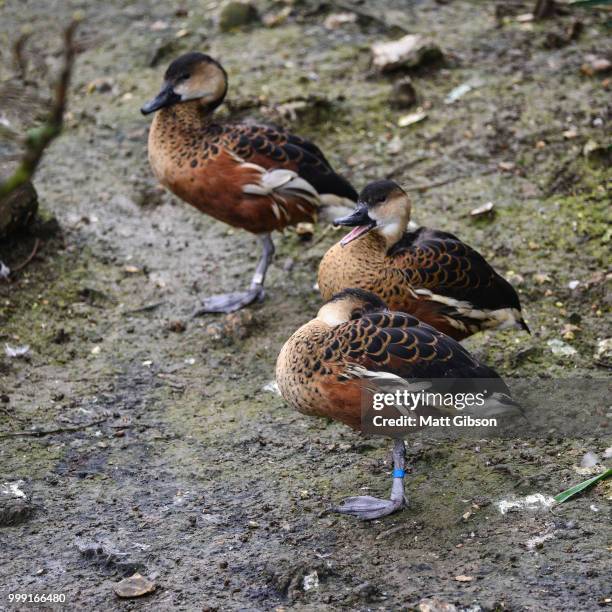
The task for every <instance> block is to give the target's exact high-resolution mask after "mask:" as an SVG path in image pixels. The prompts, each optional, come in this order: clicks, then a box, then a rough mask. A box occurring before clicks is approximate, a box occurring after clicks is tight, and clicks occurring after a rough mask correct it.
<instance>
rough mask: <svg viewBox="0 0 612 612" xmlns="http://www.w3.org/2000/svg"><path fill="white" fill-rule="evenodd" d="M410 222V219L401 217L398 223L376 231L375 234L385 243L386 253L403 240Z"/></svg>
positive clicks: (389, 224)
mask: <svg viewBox="0 0 612 612" xmlns="http://www.w3.org/2000/svg"><path fill="white" fill-rule="evenodd" d="M409 221H410V217H409V216H406V217H401V218H399V219H397V221H395V222H393V223H388V224H386V225H385V226H383V227H381V228H380V229H378V230H374V232H371V233H376V234H378V235H379V236H380V237H381V238H382V239H383V240H384V242H385V251H388V250H389V249H390V248H391V247H392V246H393V245H394V244H395V243H397V242H398V241H399V240H401V238H402V236H403V235H404V232H405V231H406V228H407V227H408V222H409Z"/></svg>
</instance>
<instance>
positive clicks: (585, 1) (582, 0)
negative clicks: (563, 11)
mask: <svg viewBox="0 0 612 612" xmlns="http://www.w3.org/2000/svg"><path fill="white" fill-rule="evenodd" d="M606 4H612V0H570V2H569V5H570V6H598V5H601V6H605V5H606Z"/></svg>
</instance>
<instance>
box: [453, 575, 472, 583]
mask: <svg viewBox="0 0 612 612" xmlns="http://www.w3.org/2000/svg"><path fill="white" fill-rule="evenodd" d="M455 580H456V581H457V582H472V580H474V576H465V575H464V574H459V576H455Z"/></svg>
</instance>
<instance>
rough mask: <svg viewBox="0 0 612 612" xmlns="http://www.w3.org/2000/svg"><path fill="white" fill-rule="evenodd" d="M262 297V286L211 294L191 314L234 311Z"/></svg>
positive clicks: (197, 315) (195, 315)
mask: <svg viewBox="0 0 612 612" xmlns="http://www.w3.org/2000/svg"><path fill="white" fill-rule="evenodd" d="M263 297H264V289H263V287H254V288H251V289H249V290H248V291H235V292H234V293H222V294H220V295H211V296H210V297H208V298H206V299H204V300H203V301H202V305H201V306H200V307H199V308H198V309H197V310H196V311H195V312H194V313H193V315H192V316H194V317H199V316H201V315H203V314H206V313H210V312H222V313H225V314H229V313H230V312H236V311H237V310H240V309H241V308H244V307H245V306H248V305H249V304H252V303H253V302H256V301H260V300H262V299H263Z"/></svg>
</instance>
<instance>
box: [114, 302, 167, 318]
mask: <svg viewBox="0 0 612 612" xmlns="http://www.w3.org/2000/svg"><path fill="white" fill-rule="evenodd" d="M165 303H166V302H165V300H164V301H163V302H154V303H153V304H147V305H145V306H141V307H140V308H135V309H134V310H126V311H125V312H124V313H123V314H124V315H130V314H138V313H139V312H150V311H151V310H156V309H157V308H159V307H160V306H163V305H164V304H165Z"/></svg>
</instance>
